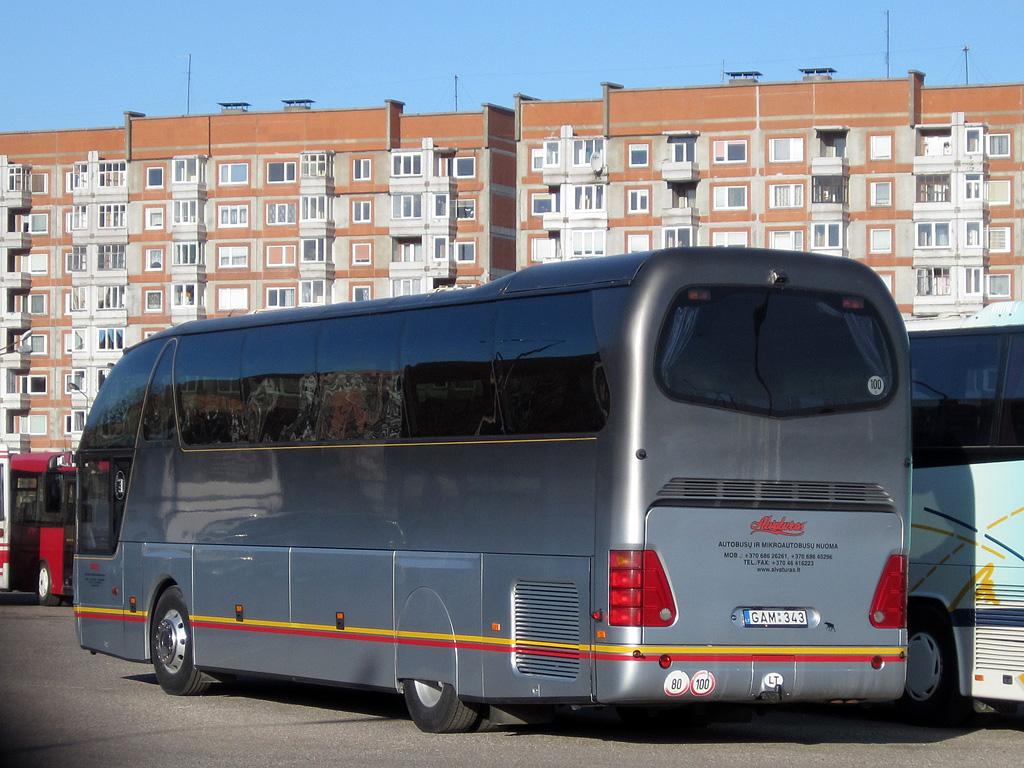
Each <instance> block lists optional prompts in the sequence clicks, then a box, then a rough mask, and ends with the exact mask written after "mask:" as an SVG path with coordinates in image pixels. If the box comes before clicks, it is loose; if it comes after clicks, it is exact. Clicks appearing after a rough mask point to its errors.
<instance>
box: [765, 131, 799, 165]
mask: <svg viewBox="0 0 1024 768" xmlns="http://www.w3.org/2000/svg"><path fill="white" fill-rule="evenodd" d="M803 160H804V140H803V138H801V137H799V136H790V137H784V138H777V139H768V162H769V163H802V162H803Z"/></svg>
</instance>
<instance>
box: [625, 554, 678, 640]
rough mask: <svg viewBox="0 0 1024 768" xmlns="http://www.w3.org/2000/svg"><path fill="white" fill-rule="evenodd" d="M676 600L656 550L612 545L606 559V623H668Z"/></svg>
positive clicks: (673, 615) (649, 624) (674, 610)
mask: <svg viewBox="0 0 1024 768" xmlns="http://www.w3.org/2000/svg"><path fill="white" fill-rule="evenodd" d="M675 619H676V603H675V599H674V598H673V597H672V590H671V589H670V588H669V585H668V577H667V576H666V575H665V568H664V566H663V565H662V563H661V558H660V557H658V553H657V552H655V551H654V550H650V549H615V550H612V551H611V552H610V553H609V562H608V623H609V624H611V625H612V626H616V627H667V626H669V625H670V624H671V623H672V622H673V621H675Z"/></svg>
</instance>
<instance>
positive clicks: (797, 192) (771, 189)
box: [768, 184, 804, 208]
mask: <svg viewBox="0 0 1024 768" xmlns="http://www.w3.org/2000/svg"><path fill="white" fill-rule="evenodd" d="M768 207H769V208H803V207H804V185H803V184H769V185H768Z"/></svg>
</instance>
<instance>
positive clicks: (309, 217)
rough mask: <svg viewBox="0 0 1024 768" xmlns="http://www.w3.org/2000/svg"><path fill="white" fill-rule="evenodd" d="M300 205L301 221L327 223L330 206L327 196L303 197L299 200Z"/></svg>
mask: <svg viewBox="0 0 1024 768" xmlns="http://www.w3.org/2000/svg"><path fill="white" fill-rule="evenodd" d="M299 201H300V203H301V205H302V218H301V220H302V221H327V218H328V216H330V212H331V206H330V203H329V201H328V199H327V195H303V196H302V197H301V198H299Z"/></svg>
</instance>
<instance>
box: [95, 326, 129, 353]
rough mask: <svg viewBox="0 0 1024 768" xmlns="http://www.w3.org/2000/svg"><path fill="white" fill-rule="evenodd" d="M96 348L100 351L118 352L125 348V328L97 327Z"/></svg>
mask: <svg viewBox="0 0 1024 768" xmlns="http://www.w3.org/2000/svg"><path fill="white" fill-rule="evenodd" d="M96 349H97V351H99V352H116V351H118V350H122V349H124V328H97V329H96Z"/></svg>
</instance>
